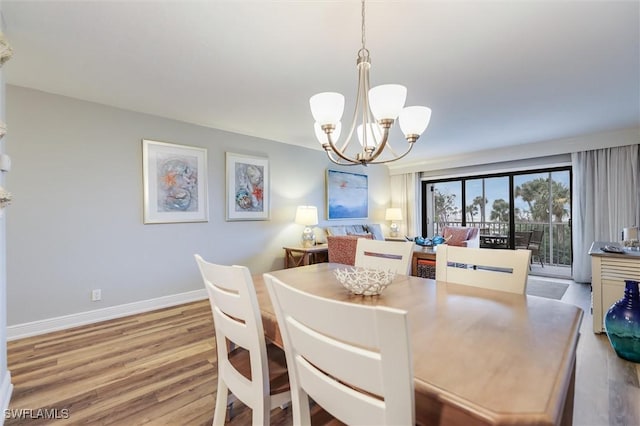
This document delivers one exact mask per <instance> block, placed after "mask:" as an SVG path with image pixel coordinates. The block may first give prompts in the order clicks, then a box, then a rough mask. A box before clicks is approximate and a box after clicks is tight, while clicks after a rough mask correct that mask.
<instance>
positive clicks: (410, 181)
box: [391, 173, 420, 237]
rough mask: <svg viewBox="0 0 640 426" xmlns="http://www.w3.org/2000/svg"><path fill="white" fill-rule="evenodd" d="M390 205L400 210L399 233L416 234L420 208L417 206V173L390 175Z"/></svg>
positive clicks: (411, 235)
mask: <svg viewBox="0 0 640 426" xmlns="http://www.w3.org/2000/svg"><path fill="white" fill-rule="evenodd" d="M391 207H399V208H400V209H401V210H402V223H401V224H400V232H399V234H400V235H408V236H410V237H415V236H416V235H418V223H420V209H419V206H418V175H417V174H416V173H405V174H401V175H393V176H391Z"/></svg>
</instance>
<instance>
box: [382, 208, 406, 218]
mask: <svg viewBox="0 0 640 426" xmlns="http://www.w3.org/2000/svg"><path fill="white" fill-rule="evenodd" d="M384 220H397V221H401V220H402V210H400V209H399V208H393V207H392V208H388V209H387V211H386V213H385V215H384Z"/></svg>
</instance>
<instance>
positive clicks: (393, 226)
mask: <svg viewBox="0 0 640 426" xmlns="http://www.w3.org/2000/svg"><path fill="white" fill-rule="evenodd" d="M389 236H390V237H397V236H398V224H397V223H393V222H391V226H390V227H389Z"/></svg>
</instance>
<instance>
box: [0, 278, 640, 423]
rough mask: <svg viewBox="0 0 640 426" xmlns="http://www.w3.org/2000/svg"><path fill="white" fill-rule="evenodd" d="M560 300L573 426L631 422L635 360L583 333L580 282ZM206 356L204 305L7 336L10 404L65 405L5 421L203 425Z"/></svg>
mask: <svg viewBox="0 0 640 426" xmlns="http://www.w3.org/2000/svg"><path fill="white" fill-rule="evenodd" d="M563 301H564V302H567V303H573V304H576V305H578V306H580V307H582V308H583V309H585V317H584V319H583V322H582V330H581V337H580V342H579V345H578V360H577V369H576V395H575V409H574V424H575V425H584V426H601V425H602V426H604V425H628V426H631V425H640V384H639V381H640V364H633V363H630V362H627V361H624V360H622V359H620V358H618V357H617V356H616V355H615V353H614V352H613V351H612V350H611V348H610V346H609V343H608V341H607V338H606V336H605V335H595V334H593V332H592V331H591V315H590V313H589V306H590V290H589V286H587V285H580V284H572V285H571V286H570V287H569V289H568V290H567V293H566V294H565V296H564V297H563ZM215 358H216V357H215V341H214V337H213V325H212V321H211V312H210V309H209V305H208V302H207V301H203V302H196V303H191V304H186V305H182V306H178V307H174V308H168V309H163V310H160V311H155V312H151V313H147V314H141V315H135V316H132V317H126V318H121V319H116V320H111V321H106V322H103V323H99V324H94V325H89V326H85V327H79V328H76V329H72V330H67V331H62V332H56V333H50V334H47V335H42V336H37V337H32V338H28V339H22V340H18V341H14V342H9V343H8V363H9V369H10V370H11V375H12V381H13V383H14V386H15V387H14V391H13V396H12V399H11V404H10V409H14V410H16V409H31V410H32V413H34V414H35V413H37V412H36V410H37V409H39V408H47V409H58V410H59V411H58V413H59V414H61V413H62V411H60V410H62V409H68V410H69V418H68V419H66V420H58V421H52V420H40V421H36V420H31V419H20V420H18V419H8V420H5V424H6V425H15V424H20V425H27V424H121V425H142V424H153V425H156V424H157V425H160V424H166V425H201V424H202V425H204V424H207V425H210V424H211V421H212V419H213V408H214V405H215V384H216V359H215ZM234 412H235V414H236V415H235V417H234V418H233V421H232V422H231V424H235V425H244V424H249V423H250V415H251V413H250V410H248V409H246V408H243V407H242V406H240V407H237V408H236V409H235V410H234ZM291 423H292V420H291V413H290V410H288V409H287V410H280V409H276V410H274V411H273V413H272V424H275V425H290V424H291Z"/></svg>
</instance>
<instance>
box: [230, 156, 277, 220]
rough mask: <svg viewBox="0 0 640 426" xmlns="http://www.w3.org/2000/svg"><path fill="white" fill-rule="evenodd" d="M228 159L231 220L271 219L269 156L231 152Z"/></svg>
mask: <svg viewBox="0 0 640 426" xmlns="http://www.w3.org/2000/svg"><path fill="white" fill-rule="evenodd" d="M226 163H227V164H226V169H227V214H226V218H227V220H228V221H233V220H269V203H270V195H269V159H268V158H264V157H253V156H250V155H242V154H234V153H232V152H227V153H226Z"/></svg>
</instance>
